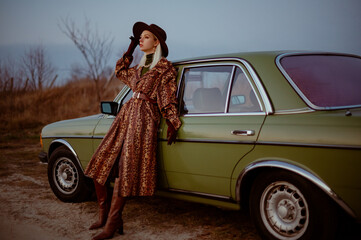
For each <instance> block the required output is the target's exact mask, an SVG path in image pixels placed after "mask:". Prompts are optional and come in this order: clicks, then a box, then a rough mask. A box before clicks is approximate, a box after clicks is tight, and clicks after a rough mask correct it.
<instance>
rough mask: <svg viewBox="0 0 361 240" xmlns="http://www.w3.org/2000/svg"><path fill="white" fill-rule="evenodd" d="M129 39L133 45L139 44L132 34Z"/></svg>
mask: <svg viewBox="0 0 361 240" xmlns="http://www.w3.org/2000/svg"><path fill="white" fill-rule="evenodd" d="M129 39H130V40H131V41H132V42H134V44H135V45H138V44H139V39H137V38H135V37H134V36H130V37H129Z"/></svg>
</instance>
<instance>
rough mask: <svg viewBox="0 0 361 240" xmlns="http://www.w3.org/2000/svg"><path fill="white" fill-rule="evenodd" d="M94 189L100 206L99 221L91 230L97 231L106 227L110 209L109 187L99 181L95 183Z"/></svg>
mask: <svg viewBox="0 0 361 240" xmlns="http://www.w3.org/2000/svg"><path fill="white" fill-rule="evenodd" d="M94 187H95V192H96V194H97V200H98V205H99V219H98V221H97V222H95V223H93V224H92V225H91V226H90V228H89V230H92V229H97V228H100V227H103V226H104V225H105V223H106V222H107V217H108V213H109V207H110V206H109V205H110V203H109V199H108V189H107V186H106V185H105V186H103V185H100V184H99V183H98V182H97V181H94Z"/></svg>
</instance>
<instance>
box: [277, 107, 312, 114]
mask: <svg viewBox="0 0 361 240" xmlns="http://www.w3.org/2000/svg"><path fill="white" fill-rule="evenodd" d="M311 112H316V110H314V109H311V108H299V109H287V110H277V111H275V113H274V115H286V114H301V113H311Z"/></svg>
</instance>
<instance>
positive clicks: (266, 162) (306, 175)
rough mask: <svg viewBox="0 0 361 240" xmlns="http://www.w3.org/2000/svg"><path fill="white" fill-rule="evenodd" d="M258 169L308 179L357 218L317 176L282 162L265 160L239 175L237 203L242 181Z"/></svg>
mask: <svg viewBox="0 0 361 240" xmlns="http://www.w3.org/2000/svg"><path fill="white" fill-rule="evenodd" d="M257 168H280V169H284V170H287V171H291V172H294V173H296V174H298V175H300V176H301V177H304V178H306V179H307V180H309V181H311V182H312V183H314V184H315V185H316V186H317V187H319V188H320V189H321V190H322V191H324V192H325V193H326V194H327V195H328V196H330V197H331V198H332V199H333V200H334V201H335V202H336V203H337V204H338V205H339V206H340V207H341V208H342V209H344V210H345V211H346V212H347V213H348V214H349V215H350V216H352V217H354V218H356V214H355V213H354V211H353V210H352V209H351V208H350V207H349V206H348V205H347V204H346V203H345V202H344V201H343V200H342V199H341V198H340V197H339V196H338V195H337V194H336V193H335V192H334V191H333V190H332V189H331V188H330V187H329V186H328V185H327V184H326V183H325V182H324V181H322V180H321V179H320V178H319V177H317V176H315V175H314V174H312V173H310V172H308V171H307V170H305V169H303V168H301V167H298V166H295V165H292V164H290V163H286V162H281V161H275V160H264V161H259V162H255V163H251V164H249V165H248V166H247V167H245V168H244V169H243V170H242V172H241V174H240V175H239V177H238V179H237V183H236V201H237V202H240V201H241V196H240V190H241V187H242V181H243V179H244V177H245V176H246V175H247V174H248V173H249V172H251V171H252V170H255V169H257Z"/></svg>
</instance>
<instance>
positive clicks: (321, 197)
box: [250, 170, 337, 240]
mask: <svg viewBox="0 0 361 240" xmlns="http://www.w3.org/2000/svg"><path fill="white" fill-rule="evenodd" d="M250 214H251V218H252V220H253V222H254V224H255V225H256V227H257V229H258V231H259V232H260V234H261V235H262V236H263V238H264V239H287V240H290V239H333V238H334V236H335V234H336V225H337V223H336V217H335V215H334V214H335V207H334V206H333V204H332V203H331V201H330V200H329V199H328V198H327V196H325V194H324V193H322V192H320V190H319V189H317V188H316V187H315V186H314V185H313V184H312V183H310V182H309V181H307V180H305V179H303V178H302V177H301V176H298V175H297V174H295V173H292V172H287V171H282V170H280V171H270V172H267V173H264V174H261V175H260V176H259V177H258V178H257V179H256V180H255V182H254V184H253V186H252V189H251V195H250Z"/></svg>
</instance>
